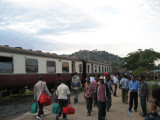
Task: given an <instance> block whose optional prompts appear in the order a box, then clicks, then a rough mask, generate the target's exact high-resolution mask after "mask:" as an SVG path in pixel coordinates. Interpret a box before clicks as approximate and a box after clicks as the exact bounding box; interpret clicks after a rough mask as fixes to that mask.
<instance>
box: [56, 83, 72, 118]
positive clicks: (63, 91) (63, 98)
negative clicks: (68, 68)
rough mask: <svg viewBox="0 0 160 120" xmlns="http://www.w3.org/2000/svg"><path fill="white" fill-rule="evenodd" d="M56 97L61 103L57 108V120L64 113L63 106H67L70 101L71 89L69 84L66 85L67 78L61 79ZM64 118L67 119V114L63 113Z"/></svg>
mask: <svg viewBox="0 0 160 120" xmlns="http://www.w3.org/2000/svg"><path fill="white" fill-rule="evenodd" d="M56 98H57V100H56V101H58V103H59V108H58V110H57V115H56V120H59V117H60V116H61V115H62V110H63V107H66V106H67V105H68V104H71V103H70V90H69V88H68V86H67V85H65V80H61V84H60V85H59V86H58V87H57V90H56ZM63 120H67V115H66V114H63Z"/></svg>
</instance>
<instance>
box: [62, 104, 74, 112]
mask: <svg viewBox="0 0 160 120" xmlns="http://www.w3.org/2000/svg"><path fill="white" fill-rule="evenodd" d="M74 113H75V108H73V107H72V106H71V105H68V106H66V107H63V114H74Z"/></svg>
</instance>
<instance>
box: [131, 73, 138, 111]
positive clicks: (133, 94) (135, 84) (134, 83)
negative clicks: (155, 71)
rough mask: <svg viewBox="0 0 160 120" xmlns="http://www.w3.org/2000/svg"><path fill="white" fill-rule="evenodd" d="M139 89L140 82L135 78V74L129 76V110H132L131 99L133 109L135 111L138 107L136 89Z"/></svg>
mask: <svg viewBox="0 0 160 120" xmlns="http://www.w3.org/2000/svg"><path fill="white" fill-rule="evenodd" d="M139 90H140V83H139V81H137V80H136V79H135V76H132V77H131V81H130V82H129V91H130V101H129V110H130V111H131V110H132V106H133V100H134V110H135V111H137V107H138V91H139Z"/></svg>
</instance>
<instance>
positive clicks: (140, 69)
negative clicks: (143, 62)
mask: <svg viewBox="0 0 160 120" xmlns="http://www.w3.org/2000/svg"><path fill="white" fill-rule="evenodd" d="M145 73H146V71H145V70H144V69H142V68H137V69H135V70H134V72H133V74H134V75H136V76H139V75H144V74H145Z"/></svg>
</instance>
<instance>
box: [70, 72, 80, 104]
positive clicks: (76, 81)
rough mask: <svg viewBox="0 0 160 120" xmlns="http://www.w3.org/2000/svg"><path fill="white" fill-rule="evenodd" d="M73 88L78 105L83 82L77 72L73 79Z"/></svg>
mask: <svg viewBox="0 0 160 120" xmlns="http://www.w3.org/2000/svg"><path fill="white" fill-rule="evenodd" d="M71 88H72V89H73V91H74V96H75V97H74V103H78V95H79V90H80V88H81V80H80V77H79V76H78V75H77V72H75V73H74V75H73V77H72V82H71Z"/></svg>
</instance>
